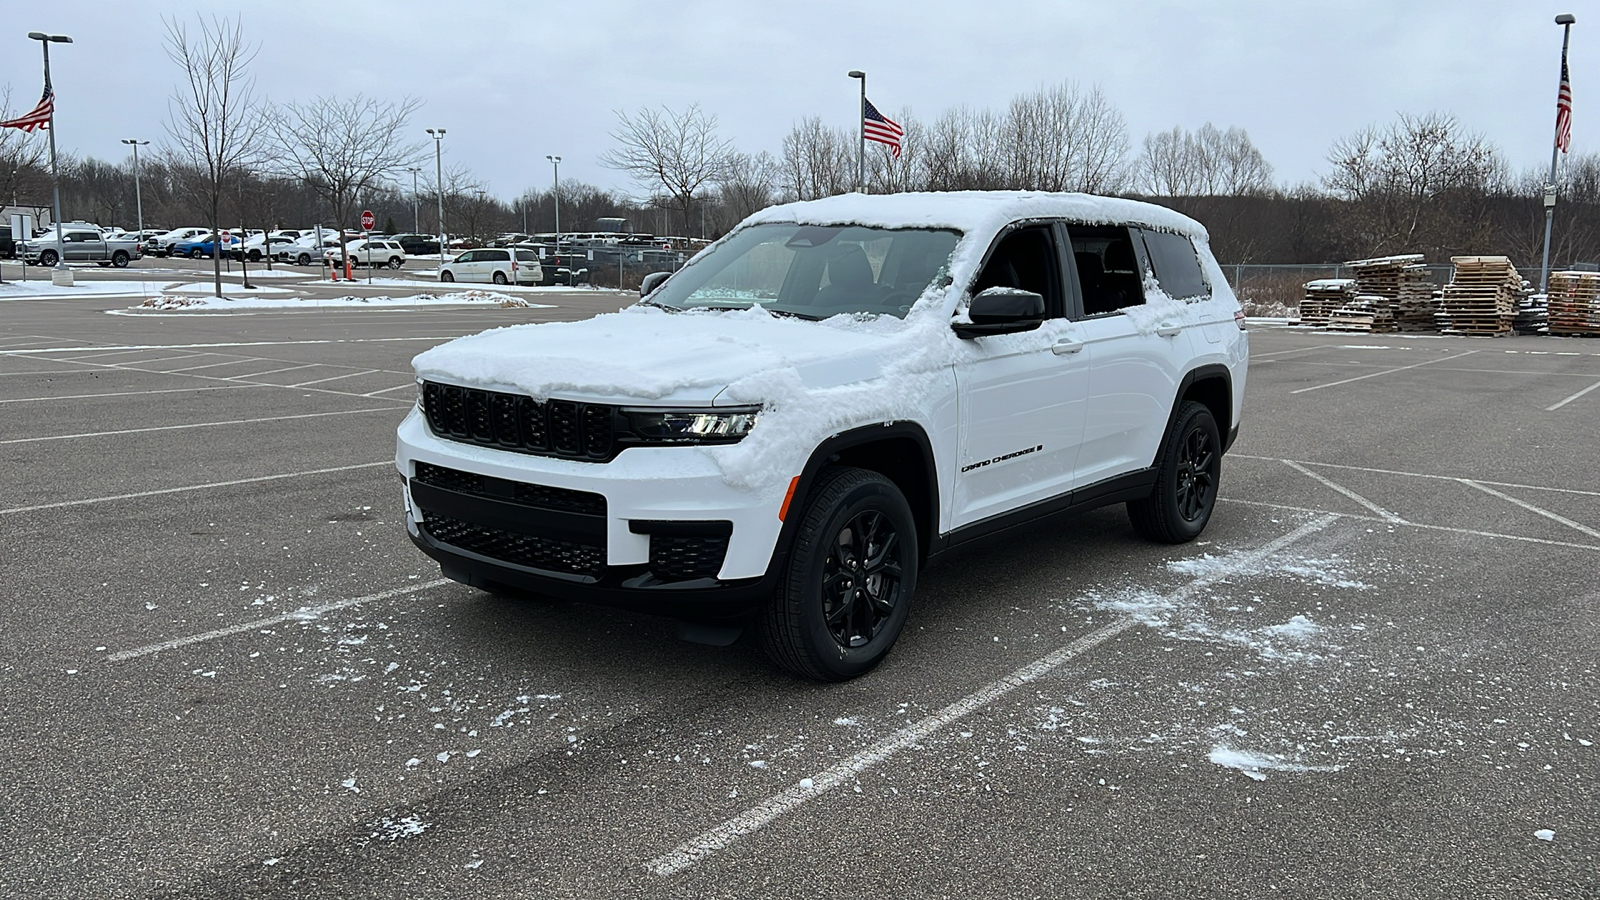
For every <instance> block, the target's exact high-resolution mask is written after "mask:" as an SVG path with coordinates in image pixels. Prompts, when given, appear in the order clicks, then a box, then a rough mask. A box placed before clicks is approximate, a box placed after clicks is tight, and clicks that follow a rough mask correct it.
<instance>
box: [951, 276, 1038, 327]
mask: <svg viewBox="0 0 1600 900" xmlns="http://www.w3.org/2000/svg"><path fill="white" fill-rule="evenodd" d="M1044 316H1045V311H1044V297H1042V296H1040V295H1038V294H1035V293H1034V292H1033V291H1024V290H1022V289H1021V288H1011V287H992V288H985V289H984V290H982V291H979V292H978V296H976V297H973V298H972V304H971V305H970V306H968V307H967V317H968V318H969V319H971V320H972V321H971V322H957V323H955V324H954V325H952V326H951V328H952V329H954V331H955V333H956V336H957V337H960V338H975V337H983V336H984V335H989V334H1016V333H1017V332H1019V331H1032V330H1033V329H1035V328H1038V327H1039V325H1040V323H1042V322H1043V321H1044Z"/></svg>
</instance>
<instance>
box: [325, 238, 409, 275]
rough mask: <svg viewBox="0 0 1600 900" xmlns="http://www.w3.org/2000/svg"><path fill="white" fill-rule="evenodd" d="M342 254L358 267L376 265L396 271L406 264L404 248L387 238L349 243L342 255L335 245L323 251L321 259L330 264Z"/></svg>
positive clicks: (397, 242)
mask: <svg viewBox="0 0 1600 900" xmlns="http://www.w3.org/2000/svg"><path fill="white" fill-rule="evenodd" d="M342 254H348V255H349V257H350V261H351V263H352V264H354V265H358V266H373V265H377V266H388V267H389V268H391V269H398V268H400V267H401V266H403V265H405V262H406V251H405V248H403V247H401V246H400V242H399V241H392V240H389V239H388V238H362V239H361V240H357V241H351V242H350V243H348V244H346V245H345V246H344V249H343V251H342V253H341V250H340V248H339V246H338V245H337V244H335V245H334V246H332V247H329V248H328V249H327V250H325V251H323V254H322V256H323V259H325V260H328V261H330V262H332V261H334V260H338V259H341V258H342Z"/></svg>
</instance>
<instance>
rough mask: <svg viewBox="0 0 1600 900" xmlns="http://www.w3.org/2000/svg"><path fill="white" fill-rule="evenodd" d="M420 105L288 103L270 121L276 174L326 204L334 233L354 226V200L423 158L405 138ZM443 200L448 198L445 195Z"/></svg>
mask: <svg viewBox="0 0 1600 900" xmlns="http://www.w3.org/2000/svg"><path fill="white" fill-rule="evenodd" d="M420 105H421V101H419V100H415V99H412V98H409V97H408V98H406V99H403V100H400V101H398V102H385V101H382V100H377V99H374V98H369V97H363V96H361V95H359V94H358V95H356V96H355V97H353V98H350V99H340V98H337V97H319V98H317V99H316V100H312V101H311V102H309V103H304V104H295V103H289V104H285V105H283V106H281V107H279V108H278V109H277V110H275V111H274V113H273V114H272V116H271V117H270V118H269V126H268V127H269V128H270V130H271V134H272V139H273V143H274V144H275V145H276V146H275V150H276V151H277V164H278V168H279V169H280V170H281V171H282V172H283V173H284V174H285V175H289V176H292V177H295V178H298V179H300V180H301V181H302V182H304V183H305V184H306V185H307V186H309V187H310V188H311V189H312V190H314V191H315V192H316V193H317V195H318V196H319V197H321V198H322V200H323V201H324V202H325V203H326V204H327V206H328V209H329V211H330V212H332V213H333V220H334V224H335V226H336V227H337V228H338V229H339V234H340V238H339V243H340V249H341V255H342V256H345V257H346V258H348V254H347V253H346V252H345V251H344V232H345V230H346V229H348V228H350V227H352V226H353V225H354V224H355V207H356V203H357V200H358V198H360V197H361V196H362V195H364V194H366V193H367V192H368V191H373V190H376V189H378V188H381V187H384V186H386V184H387V182H388V179H389V177H390V176H391V175H393V174H394V173H396V172H399V171H401V170H403V169H405V168H406V167H407V166H409V165H411V164H412V163H413V162H415V161H416V160H418V159H419V158H420V157H421V156H422V146H421V144H420V143H417V142H415V141H407V140H406V139H405V133H406V129H407V127H408V125H409V124H410V121H411V114H412V113H414V112H416V110H417V107H418V106H420ZM446 197H447V199H448V197H449V194H446Z"/></svg>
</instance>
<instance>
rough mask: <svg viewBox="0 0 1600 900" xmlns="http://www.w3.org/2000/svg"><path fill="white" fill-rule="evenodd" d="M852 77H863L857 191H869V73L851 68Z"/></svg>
mask: <svg viewBox="0 0 1600 900" xmlns="http://www.w3.org/2000/svg"><path fill="white" fill-rule="evenodd" d="M850 77H851V78H859V79H861V106H860V107H859V108H858V109H857V110H856V129H857V132H858V139H857V141H856V192H857V193H861V194H865V193H866V192H867V73H865V72H863V71H861V70H860V69H851V70H850Z"/></svg>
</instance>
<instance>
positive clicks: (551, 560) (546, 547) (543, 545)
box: [422, 514, 606, 578]
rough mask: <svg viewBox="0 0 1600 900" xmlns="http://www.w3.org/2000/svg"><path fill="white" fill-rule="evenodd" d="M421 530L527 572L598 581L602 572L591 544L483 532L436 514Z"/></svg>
mask: <svg viewBox="0 0 1600 900" xmlns="http://www.w3.org/2000/svg"><path fill="white" fill-rule="evenodd" d="M422 527H423V528H424V529H425V530H426V531H427V532H428V535H429V536H430V537H432V538H433V539H434V540H436V541H438V542H439V543H441V544H449V545H450V546H452V547H459V548H461V549H462V550H466V551H467V552H469V553H476V554H478V555H479V556H486V557H488V558H490V559H498V560H503V561H505V562H508V563H512V564H514V565H519V566H524V567H526V568H529V569H542V570H544V571H547V572H565V573H568V574H571V575H582V576H585V577H589V578H599V577H600V576H601V575H602V574H604V572H605V567H606V551H605V548H604V547H599V546H595V545H592V544H579V543H574V542H572V541H561V540H556V539H554V538H543V537H534V536H532V535H527V534H517V533H515V532H510V531H501V530H500V529H497V528H485V527H483V526H480V525H473V524H470V523H468V522H462V521H459V520H457V519H452V518H449V517H446V516H441V515H437V514H430V515H427V517H426V519H425V520H424V521H423V523H422Z"/></svg>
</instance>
